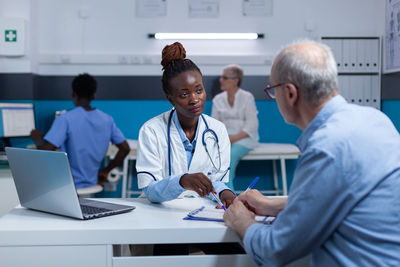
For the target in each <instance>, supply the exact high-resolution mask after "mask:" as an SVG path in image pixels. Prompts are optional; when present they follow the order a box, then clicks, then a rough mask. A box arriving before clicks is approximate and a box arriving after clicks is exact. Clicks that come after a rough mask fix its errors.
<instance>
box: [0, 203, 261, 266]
mask: <svg viewBox="0 0 400 267" xmlns="http://www.w3.org/2000/svg"><path fill="white" fill-rule="evenodd" d="M102 200H105V201H109V202H113V203H120V204H133V205H135V206H136V209H135V210H133V211H132V212H129V213H125V214H120V215H115V216H110V217H104V218H100V219H94V220H88V221H81V220H76V219H72V218H67V217H62V216H58V215H52V214H47V213H42V212H36V211H32V210H28V209H24V208H21V207H17V208H15V209H13V210H11V211H10V212H9V213H7V214H6V215H4V216H3V217H0V266H13V267H17V266H30V267H35V266H41V267H42V266H61V267H62V266H77V267H79V266H84V267H87V266H96V267H111V266H117V267H123V266H163V267H165V266H167V267H168V266H171V267H172V266H190V267H196V266H199V267H207V266H230V267H235V266H237V267H239V266H256V265H255V264H254V263H253V261H252V260H251V259H250V258H249V257H248V255H247V254H241V255H196V256H192V255H187V256H142V257H138V256H136V257H134V256H131V257H117V256H114V254H113V245H116V244H179V243H185V244H187V243H224V242H239V241H240V240H239V238H238V236H237V235H236V233H234V232H233V231H232V230H230V229H228V228H227V227H226V226H225V225H224V224H223V223H221V222H203V221H187V220H183V219H182V218H184V217H185V216H186V214H187V213H188V212H189V211H190V210H193V209H195V208H198V207H200V206H201V205H215V204H211V202H210V201H209V200H207V199H201V198H190V199H189V198H185V199H176V200H173V201H168V202H164V203H163V204H150V203H149V202H148V201H147V200H146V199H125V200H122V199H102Z"/></svg>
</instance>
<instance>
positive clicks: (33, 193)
mask: <svg viewBox="0 0 400 267" xmlns="http://www.w3.org/2000/svg"><path fill="white" fill-rule="evenodd" d="M6 153H7V157H8V162H9V164H10V168H11V173H12V176H13V178H14V183H15V187H16V189H17V193H18V198H19V201H20V203H21V205H22V206H23V207H26V208H29V209H34V210H38V211H44V212H48V213H54V214H58V215H63V216H68V217H73V218H77V219H81V220H87V219H94V218H99V217H104V216H110V215H114V214H120V213H125V212H129V211H131V210H133V209H135V206H126V205H118V204H112V203H107V202H103V201H97V200H90V199H85V198H78V195H77V193H76V189H75V184H74V179H73V177H72V174H71V169H70V166H69V162H68V157H67V154H66V153H64V152H57V151H46V150H36V149H23V148H12V147H6Z"/></svg>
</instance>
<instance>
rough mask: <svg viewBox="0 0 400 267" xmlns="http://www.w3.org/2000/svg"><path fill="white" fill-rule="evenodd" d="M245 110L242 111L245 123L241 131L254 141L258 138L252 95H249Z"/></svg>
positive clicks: (256, 111) (255, 111)
mask: <svg viewBox="0 0 400 267" xmlns="http://www.w3.org/2000/svg"><path fill="white" fill-rule="evenodd" d="M246 102H247V103H246V108H245V110H244V112H245V114H244V116H245V121H244V127H243V131H245V132H246V133H247V134H248V135H249V136H250V137H251V138H252V139H256V138H257V136H258V118H257V114H258V110H257V107H256V102H255V100H254V96H253V95H251V94H250V95H249V97H248V101H246Z"/></svg>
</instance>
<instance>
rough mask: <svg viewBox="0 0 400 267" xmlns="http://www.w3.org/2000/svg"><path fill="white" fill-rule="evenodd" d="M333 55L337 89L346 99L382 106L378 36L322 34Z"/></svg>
mask: <svg viewBox="0 0 400 267" xmlns="http://www.w3.org/2000/svg"><path fill="white" fill-rule="evenodd" d="M321 41H322V42H323V43H325V44H326V45H328V46H329V47H330V48H331V49H332V52H333V54H334V56H335V60H336V63H337V68H338V72H339V92H340V94H341V95H343V96H344V97H345V98H346V99H347V101H348V102H350V103H354V104H359V105H364V106H372V107H375V108H377V109H380V107H381V86H380V81H381V72H380V69H381V66H380V62H381V60H380V58H381V57H380V55H381V45H380V44H381V41H380V38H379V37H325V36H324V37H321Z"/></svg>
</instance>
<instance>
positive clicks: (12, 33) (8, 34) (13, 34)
mask: <svg viewBox="0 0 400 267" xmlns="http://www.w3.org/2000/svg"><path fill="white" fill-rule="evenodd" d="M4 36H5V41H6V42H16V41H17V30H5V32H4Z"/></svg>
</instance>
